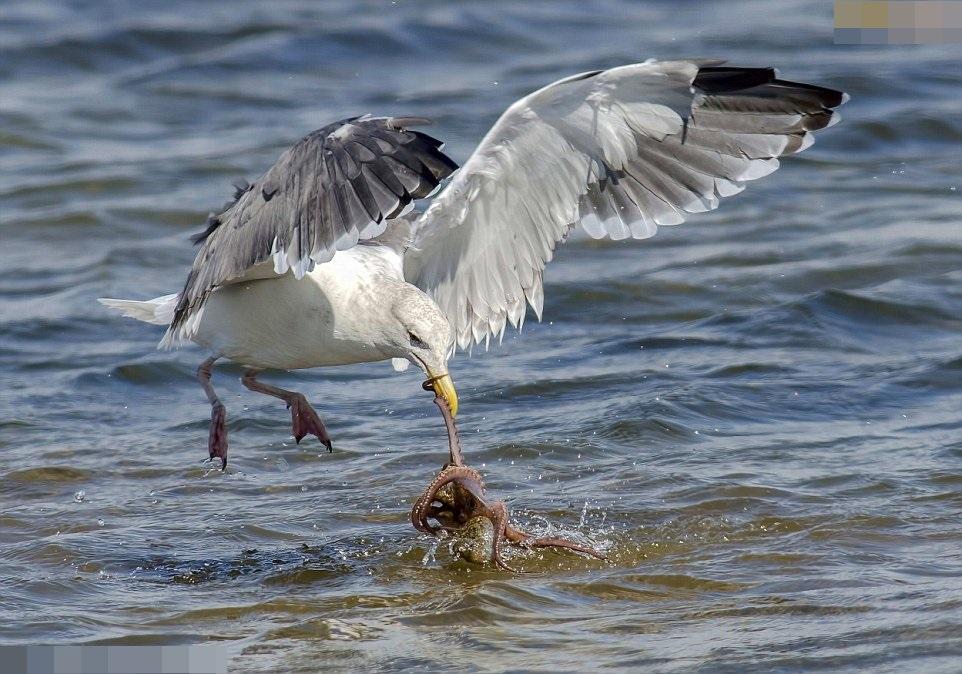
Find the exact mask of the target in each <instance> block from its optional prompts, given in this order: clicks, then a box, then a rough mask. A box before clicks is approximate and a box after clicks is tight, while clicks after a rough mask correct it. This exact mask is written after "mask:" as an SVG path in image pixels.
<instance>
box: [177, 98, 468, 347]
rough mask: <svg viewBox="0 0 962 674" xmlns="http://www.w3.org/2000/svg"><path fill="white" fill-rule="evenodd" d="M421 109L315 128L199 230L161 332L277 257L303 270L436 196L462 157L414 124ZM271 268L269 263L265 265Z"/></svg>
mask: <svg viewBox="0 0 962 674" xmlns="http://www.w3.org/2000/svg"><path fill="white" fill-rule="evenodd" d="M427 121H428V120H425V119H420V118H415V117H370V116H364V117H355V118H351V119H346V120H342V121H340V122H335V123H334V124H331V125H329V126H325V127H324V128H323V129H318V130H317V131H314V132H312V133H310V134H308V135H307V136H305V137H304V138H302V139H301V140H300V141H298V142H297V143H296V144H295V145H294V146H293V147H291V148H290V149H289V150H287V151H286V152H285V153H284V154H283V155H281V157H280V159H278V160H277V163H275V164H274V165H273V166H272V167H271V168H270V169H269V170H268V171H267V172H266V173H265V174H264V175H262V176H261V177H260V178H258V179H257V180H256V181H254V183H253V184H250V185H243V186H240V187H239V188H238V193H237V194H236V195H235V196H236V198H235V201H234V202H233V203H231V204H229V205H228V206H227V207H226V209H225V210H224V211H223V212H222V213H221V214H220V215H216V216H211V218H210V219H209V220H208V226H207V230H206V231H204V232H202V233H201V234H199V235H198V236H197V237H195V239H194V240H195V242H197V243H199V244H201V248H200V250H199V251H198V253H197V257H196V258H195V260H194V265H193V267H192V268H191V270H190V274H189V275H188V277H187V283H186V284H185V286H184V289H183V291H182V292H181V293H180V297H179V300H178V303H177V308H176V310H175V313H174V320H173V322H172V323H171V326H170V329H169V330H168V332H167V335H166V336H165V338H164V340H165V342H166V343H168V344H170V343H172V342H173V341H176V340H177V339H179V338H180V337H182V336H184V334H189V332H190V330H191V329H190V327H189V326H188V323H190V322H191V321H190V319H191V317H192V316H196V315H198V312H199V310H200V308H201V307H202V306H203V304H204V301H205V300H206V299H207V296H208V295H209V294H210V293H211V291H213V290H214V289H215V288H217V287H218V286H220V285H224V284H227V283H231V282H232V281H236V280H239V279H241V278H244V277H245V274H248V273H249V272H250V271H251V269H252V268H253V267H255V266H256V265H260V264H262V263H265V262H267V261H269V260H273V273H276V274H284V273H287V271H288V270H291V271H292V272H293V273H294V275H295V276H296V277H297V278H301V277H302V276H303V275H304V274H305V273H307V272H309V271H311V269H313V267H314V265H315V264H320V263H323V262H327V261H328V260H330V259H331V257H333V255H334V253H335V251H337V250H345V249H347V248H350V247H352V246H353V245H355V244H356V243H357V241H358V240H359V239H370V238H373V237H375V236H378V235H379V234H381V233H382V232H383V231H384V228H385V225H386V221H387V220H388V219H389V218H394V217H397V216H398V215H399V214H401V213H402V212H404V210H405V209H406V208H409V207H410V205H411V202H412V201H413V200H414V199H420V198H422V197H425V196H427V195H428V194H430V193H431V192H432V191H433V190H434V189H435V188H436V187H437V186H438V184H439V183H440V182H441V181H442V180H443V179H444V178H446V177H447V176H449V175H450V174H451V173H452V172H453V171H454V170H455V169H457V164H455V163H454V162H453V161H451V160H450V159H449V158H448V157H447V156H445V155H444V154H443V153H442V152H441V146H442V144H441V142H440V141H438V140H436V139H434V138H432V137H431V136H428V135H426V134H423V133H420V132H418V131H412V130H410V129H408V128H407V127H409V126H412V125H416V124H423V123H427ZM267 271H268V273H270V271H271V270H269V269H268V270H267Z"/></svg>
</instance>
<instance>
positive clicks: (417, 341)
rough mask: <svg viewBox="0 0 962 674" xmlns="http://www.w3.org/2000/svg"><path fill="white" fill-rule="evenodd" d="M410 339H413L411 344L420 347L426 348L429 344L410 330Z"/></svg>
mask: <svg viewBox="0 0 962 674" xmlns="http://www.w3.org/2000/svg"><path fill="white" fill-rule="evenodd" d="M408 339H410V340H411V346H415V347H417V348H419V349H426V348H428V345H427V344H425V343H424V342H423V341H421V339H420V338H419V337H418V336H417V335H415V334H414V333H413V332H410V331H408Z"/></svg>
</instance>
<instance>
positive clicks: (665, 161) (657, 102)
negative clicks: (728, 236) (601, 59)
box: [405, 61, 847, 348]
mask: <svg viewBox="0 0 962 674" xmlns="http://www.w3.org/2000/svg"><path fill="white" fill-rule="evenodd" d="M721 63H722V62H720V61H665V62H657V61H646V62H645V63H639V64H634V65H628V66H622V67H619V68H613V69H611V70H606V71H595V72H590V73H583V74H581V75H575V76H573V77H569V78H567V79H564V80H561V81H559V82H555V83H554V84H551V85H549V86H547V87H545V88H543V89H541V90H539V91H536V92H534V93H533V94H531V95H529V96H527V97H525V98H523V99H521V100H520V101H518V102H516V103H515V104H514V105H512V106H511V107H510V108H508V110H507V111H506V112H505V113H504V114H503V115H502V116H501V118H500V119H499V120H498V121H497V123H496V124H495V125H494V127H493V128H492V129H491V131H489V132H488V134H487V135H486V136H485V137H484V139H483V140H482V141H481V144H480V145H479V146H478V148H477V150H475V152H474V154H473V155H472V156H471V157H470V158H469V160H468V161H467V162H466V163H465V165H464V167H463V168H462V169H461V170H460V171H459V172H458V174H457V175H456V176H455V177H454V179H453V180H452V181H451V183H450V184H449V185H448V187H447V189H446V190H445V191H444V192H442V193H441V194H440V195H439V196H438V198H437V199H435V201H434V202H433V203H432V204H431V206H430V208H428V210H427V211H426V212H425V213H424V215H423V216H422V217H421V219H420V220H419V222H418V223H417V229H416V231H415V234H414V245H413V247H412V248H411V249H410V250H409V251H408V252H407V254H406V255H405V275H406V277H407V278H408V280H410V281H411V282H412V283H415V284H416V285H418V286H419V287H420V288H422V289H424V290H425V291H426V292H428V293H430V294H431V295H432V296H433V297H434V299H435V301H437V302H438V304H439V306H440V307H441V308H442V310H443V311H444V312H445V313H446V315H447V316H448V318H449V320H450V321H451V323H452V325H453V326H454V328H455V331H456V334H457V339H458V345H459V346H460V347H461V348H468V347H470V346H471V345H473V344H478V343H480V342H482V341H484V342H487V340H488V339H490V337H491V336H499V337H500V336H501V335H503V333H504V330H505V326H506V324H507V323H511V324H512V325H515V326H518V327H520V325H521V323H522V322H523V321H524V314H525V309H526V306H525V303H526V302H527V303H528V304H530V305H531V307H532V308H533V309H534V312H535V314H537V316H538V317H539V318H540V316H541V309H542V305H543V287H542V273H543V270H544V267H545V265H546V264H547V262H549V261H550V260H551V258H552V255H553V253H554V249H555V247H556V246H557V244H558V243H559V242H561V241H563V240H564V239H565V238H566V236H567V234H568V232H569V231H570V230H571V228H572V227H574V226H575V225H578V224H580V225H581V226H582V227H583V228H584V229H585V231H586V232H587V233H588V234H589V235H590V236H592V237H595V238H600V237H605V236H607V237H610V238H612V239H623V238H628V237H633V238H637V239H643V238H646V237H649V236H652V235H653V234H654V233H655V232H656V231H657V228H658V226H659V225H675V224H678V223H681V222H683V221H684V220H685V219H686V218H687V217H688V215H689V214H690V213H699V212H703V211H708V210H711V209H714V208H716V207H717V206H718V204H719V201H720V199H721V198H723V197H726V196H730V195H732V194H735V193H737V192H740V191H741V190H742V189H743V188H744V183H745V182H746V181H749V180H754V179H756V178H761V177H762V176H765V175H768V174H769V173H771V172H773V171H774V170H775V169H777V168H778V157H780V156H783V155H786V154H792V153H795V152H799V151H801V150H804V149H805V148H806V147H808V146H809V145H811V142H812V135H811V132H812V131H815V130H818V129H822V128H824V127H826V126H829V125H831V124H832V123H834V122H835V121H837V117H836V116H835V113H833V111H832V108H835V107H837V106H839V105H841V104H842V103H843V102H844V101H845V100H846V98H847V97H846V95H845V94H843V93H841V92H839V91H834V90H832V89H826V88H823V87H817V86H812V85H807V84H799V83H795V82H787V81H784V80H780V79H779V78H778V76H777V73H776V72H775V71H774V70H773V69H771V68H734V67H726V66H722V65H721Z"/></svg>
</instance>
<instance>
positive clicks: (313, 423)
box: [287, 393, 334, 452]
mask: <svg viewBox="0 0 962 674" xmlns="http://www.w3.org/2000/svg"><path fill="white" fill-rule="evenodd" d="M287 407H288V408H289V409H290V410H291V428H292V430H291V433H292V435H293V436H294V441H295V442H297V443H298V444H300V442H301V440H303V439H304V437H305V436H308V435H313V436H314V437H316V438H317V439H318V440H320V441H321V444H322V445H324V446H325V447H327V451H329V452H333V451H334V445H333V443H331V437H330V436H329V435H328V434H327V428H325V427H324V422H323V421H321V418H320V417H319V416H317V412H315V411H314V408H313V407H311V404H310V403H309V402H307V398H305V397H304V396H303V395H302V394H300V393H296V394H294V395H293V396H292V397H291V399H290V400H289V401H288V403H287Z"/></svg>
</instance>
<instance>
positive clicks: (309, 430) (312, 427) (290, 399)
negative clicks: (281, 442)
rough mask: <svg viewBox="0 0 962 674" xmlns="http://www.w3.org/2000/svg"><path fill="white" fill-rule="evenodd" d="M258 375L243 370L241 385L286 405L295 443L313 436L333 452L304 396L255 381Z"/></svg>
mask: <svg viewBox="0 0 962 674" xmlns="http://www.w3.org/2000/svg"><path fill="white" fill-rule="evenodd" d="M258 373H259V370H254V369H250V370H245V372H244V376H243V377H241V383H242V384H243V385H244V386H246V387H247V388H248V389H250V390H251V391H254V392H255V393H265V394H267V395H269V396H274V397H275V398H280V399H281V400H283V401H284V402H285V403H287V408H288V409H289V410H290V411H291V427H292V431H291V434H292V435H293V436H294V440H295V442H297V443H298V444H300V442H301V439H302V438H304V436H306V435H313V436H315V437H316V438H317V439H318V440H320V441H321V444H323V445H324V446H325V447H327V451H329V452H333V451H334V446H333V445H332V444H331V438H330V436H328V434H327V429H326V428H325V427H324V422H322V421H321V418H320V417H319V416H317V412H315V411H314V408H313V407H311V404H310V403H309V402H307V398H305V397H304V394H303V393H297V392H296V391H288V390H286V389H282V388H278V387H277V386H271V385H270V384H265V383H263V382H260V381H257V378H256V377H257V375H258Z"/></svg>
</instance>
